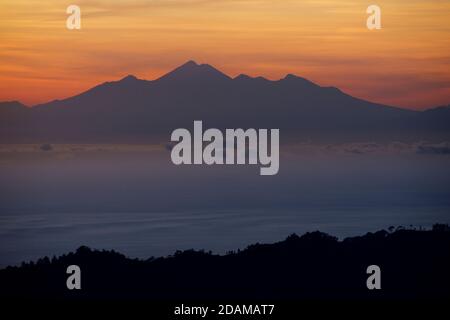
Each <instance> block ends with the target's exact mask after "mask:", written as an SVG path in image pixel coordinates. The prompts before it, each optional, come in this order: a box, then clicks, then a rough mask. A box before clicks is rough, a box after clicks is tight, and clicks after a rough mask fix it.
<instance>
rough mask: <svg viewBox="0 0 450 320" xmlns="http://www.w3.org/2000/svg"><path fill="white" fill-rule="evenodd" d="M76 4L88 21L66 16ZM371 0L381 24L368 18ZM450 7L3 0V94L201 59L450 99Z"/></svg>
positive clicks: (351, 0)
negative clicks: (74, 26)
mask: <svg viewBox="0 0 450 320" xmlns="http://www.w3.org/2000/svg"><path fill="white" fill-rule="evenodd" d="M71 4H75V5H78V6H79V7H80V9H81V29H80V30H69V29H67V28H66V19H67V17H68V16H69V15H68V14H67V13H66V8H67V7H68V6H69V5H71ZM371 4H377V5H378V6H379V7H380V8H381V25H382V29H381V30H368V29H367V27H366V20H367V17H368V16H369V15H368V14H367V13H366V9H367V7H368V6H369V5H371ZM449 19H450V1H449V0H423V1H420V0H408V1H406V0H370V1H365V0H127V1H126V0H2V1H1V2H0V101H8V100H19V101H21V102H23V103H25V104H27V105H30V106H31V105H34V104H38V103H44V102H47V101H50V100H54V99H62V98H66V97H69V96H72V95H75V94H78V93H80V92H82V91H85V90H87V89H89V88H91V87H93V86H95V85H97V84H99V83H102V82H105V81H112V80H117V79H120V78H122V77H124V76H126V75H128V74H133V75H135V76H137V77H138V78H142V79H149V80H150V79H155V78H157V77H159V76H161V75H163V74H165V73H167V72H169V71H170V70H172V69H174V68H175V67H177V66H178V65H181V64H182V63H184V62H186V61H188V60H195V61H197V62H198V63H208V64H211V65H213V66H214V67H216V68H218V69H219V70H221V71H223V72H224V73H226V74H228V75H230V76H233V77H234V76H237V75H239V74H241V73H244V74H248V75H250V76H264V77H266V78H269V79H273V80H276V79H280V78H283V77H284V76H285V75H286V74H288V73H292V74H296V75H298V76H301V77H305V78H307V79H309V80H311V81H314V82H316V83H317V84H319V85H324V86H335V87H338V88H340V89H342V90H343V91H345V92H347V93H349V94H351V95H354V96H356V97H360V98H363V99H367V100H370V101H374V102H379V103H384V104H389V105H394V106H400V107H405V108H411V109H419V110H421V109H426V108H430V107H434V106H439V105H447V104H450V67H449V66H450V23H448V21H449Z"/></svg>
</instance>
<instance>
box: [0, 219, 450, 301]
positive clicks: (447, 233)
mask: <svg viewBox="0 0 450 320" xmlns="http://www.w3.org/2000/svg"><path fill="white" fill-rule="evenodd" d="M449 249H450V229H449V227H448V226H446V225H436V226H434V227H433V230H431V231H420V230H403V229H400V230H399V229H397V231H395V232H386V231H379V232H376V233H369V234H366V235H365V236H361V237H354V238H347V239H345V240H343V241H338V240H337V239H336V238H334V237H332V236H329V235H327V234H324V233H320V232H313V233H307V234H305V235H303V236H301V237H298V236H296V235H291V236H289V237H288V238H287V239H286V240H284V241H281V242H278V243H274V244H256V245H251V246H249V247H248V248H247V249H245V250H242V251H238V252H233V253H229V254H227V255H224V256H219V255H213V254H210V253H205V252H198V251H185V252H177V253H175V254H174V255H173V256H170V257H166V258H157V259H153V258H151V259H148V260H146V261H143V260H133V259H129V258H126V257H125V256H124V255H122V254H119V253H117V252H114V251H95V250H91V249H89V248H87V247H81V248H79V249H78V250H77V251H76V252H75V253H69V254H68V255H63V256H61V257H59V258H54V259H52V260H51V261H50V260H49V259H48V258H44V259H41V260H39V261H38V262H37V263H29V264H23V265H22V266H21V267H8V268H7V269H4V270H1V271H0V283H1V286H0V290H1V296H2V297H3V298H5V297H6V298H15V297H21V298H27V297H28V298H57V299H76V298H81V299H92V298H94V299H97V298H103V299H110V298H120V299H157V300H178V301H180V300H181V301H185V302H187V301H193V300H201V301H211V300H213V299H233V300H234V301H236V300H239V299H252V301H254V300H256V299H272V300H276V301H280V300H285V299H286V300H291V301H292V300H294V299H364V300H365V299H417V298H418V299H436V298H438V299H448V298H449V297H450V273H449V270H450V250H449ZM72 264H76V265H79V266H80V268H81V275H82V277H81V279H82V280H81V283H82V289H81V290H73V291H69V290H68V289H67V288H66V278H67V274H66V268H67V266H69V265H72ZM372 264H376V265H378V266H380V268H381V286H382V289H381V290H371V291H370V290H368V289H367V287H366V279H367V277H368V275H367V274H366V268H367V267H368V266H369V265H372Z"/></svg>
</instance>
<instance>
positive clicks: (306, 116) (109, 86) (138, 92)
mask: <svg viewBox="0 0 450 320" xmlns="http://www.w3.org/2000/svg"><path fill="white" fill-rule="evenodd" d="M449 110H450V108H449V107H448V106H447V107H440V108H436V109H433V110H428V111H424V112H419V111H412V110H406V109H401V108H397V107H393V106H387V105H382V104H377V103H372V102H369V101H365V100H362V99H358V98H355V97H352V96H350V95H348V94H346V93H344V92H342V91H341V90H339V89H338V88H335V87H322V86H319V85H317V84H315V83H313V82H311V81H309V80H307V79H304V78H301V77H298V76H295V75H292V74H288V75H287V76H286V77H284V78H282V79H280V80H276V81H272V80H268V79H265V78H263V77H256V78H253V77H250V76H247V75H239V76H237V77H235V78H231V77H229V76H227V75H225V74H224V73H222V72H220V71H219V70H217V69H215V68H214V67H212V66H210V65H208V64H197V63H196V62H194V61H189V62H187V63H185V64H183V65H181V66H179V67H178V68H176V69H174V70H173V71H171V72H169V73H167V74H166V75H164V76H162V77H160V78H158V79H156V80H151V81H148V80H142V79H138V78H136V77H135V76H132V75H129V76H126V77H124V78H122V79H121V80H118V81H112V82H105V83H103V84H100V85H98V86H95V87H93V88H91V89H89V90H87V91H85V92H83V93H81V94H79V95H76V96H73V97H69V98H67V99H63V100H54V101H51V102H48V103H45V104H40V105H36V106H33V107H32V108H27V107H26V106H24V105H22V104H21V103H19V102H3V103H0V142H2V143H18V142H23V143H25V142H26V143H40V142H50V143H98V142H120V143H123V142H131V143H136V142H166V141H167V140H168V139H169V136H170V133H171V132H172V130H174V129H175V128H181V127H184V128H191V127H192V123H193V121H194V120H203V123H204V125H205V126H207V127H215V128H219V129H224V128H239V127H240V128H244V129H245V128H280V130H281V134H282V142H284V141H289V140H292V141H299V140H311V139H313V140H326V141H334V140H345V141H358V140H365V141H367V140H380V139H388V140H392V139H399V140H405V139H414V140H417V139H434V138H436V139H438V140H442V139H447V138H448V137H449V136H450V121H449V120H450V111H449Z"/></svg>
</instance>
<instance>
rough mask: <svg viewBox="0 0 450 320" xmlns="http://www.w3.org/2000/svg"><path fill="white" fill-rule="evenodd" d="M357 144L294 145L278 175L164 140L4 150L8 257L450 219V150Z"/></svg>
mask: <svg viewBox="0 0 450 320" xmlns="http://www.w3.org/2000/svg"><path fill="white" fill-rule="evenodd" d="M355 150H356V149H355V148H354V147H352V148H349V147H348V146H339V147H336V148H332V150H330V148H325V147H321V148H313V147H310V146H308V147H306V146H303V147H302V148H299V149H295V148H293V149H292V150H291V149H289V150H283V149H282V152H283V154H282V157H281V160H280V172H279V174H278V175H276V176H271V177H269V176H259V174H258V173H259V167H258V166H214V167H205V166H197V167H187V166H179V167H177V166H174V165H172V164H171V162H170V157H169V154H168V152H167V151H166V150H164V149H163V148H142V149H140V148H138V147H117V148H112V147H96V148H93V147H89V148H88V147H86V146H76V147H74V146H56V147H55V149H54V150H53V151H50V152H43V151H39V150H38V149H37V150H36V148H34V147H30V148H28V149H27V148H23V147H16V148H13V147H8V148H5V147H4V148H3V149H2V150H0V151H1V153H0V174H1V182H0V200H1V201H0V212H1V213H0V266H6V265H8V264H18V263H20V262H21V261H23V260H30V259H36V258H38V257H41V256H44V255H48V256H52V255H59V254H62V253H66V252H68V251H71V250H75V249H76V248H77V247H79V246H80V245H88V246H90V247H94V248H99V249H115V250H118V251H120V252H123V253H125V254H127V255H129V256H131V257H143V258H145V257H150V256H160V255H168V254H171V253H173V252H174V251H175V250H177V249H188V248H195V249H206V250H212V251H214V252H221V253H222V252H225V251H227V250H233V249H237V248H243V247H245V246H246V245H248V244H251V243H255V242H273V241H278V240H282V239H284V238H285V237H286V236H288V235H289V234H291V233H294V232H295V233H298V234H301V233H303V232H306V231H314V230H321V231H324V232H329V233H331V234H334V235H336V236H339V237H345V236H351V235H359V234H363V233H366V232H368V231H376V230H378V229H381V228H388V227H389V226H391V225H395V226H398V225H403V226H409V225H414V226H425V227H428V226H431V225H432V224H433V223H436V222H441V223H442V222H445V223H450V188H449V186H450V166H449V164H450V156H448V155H423V154H416V153H415V152H414V150H415V149H414V147H411V146H410V147H404V148H403V147H402V148H394V149H392V148H376V150H372V149H370V148H369V149H367V148H365V149H364V148H363V149H361V150H359V149H358V150H356V151H355Z"/></svg>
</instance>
